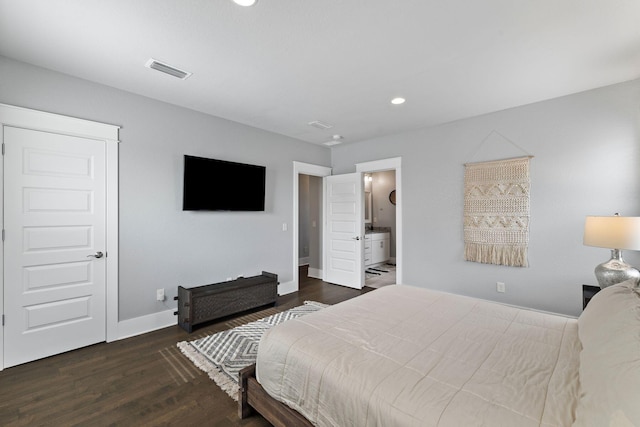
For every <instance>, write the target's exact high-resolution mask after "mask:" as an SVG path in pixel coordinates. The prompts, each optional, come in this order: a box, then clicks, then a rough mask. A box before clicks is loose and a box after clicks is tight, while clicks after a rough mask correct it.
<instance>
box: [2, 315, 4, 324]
mask: <svg viewBox="0 0 640 427" xmlns="http://www.w3.org/2000/svg"><path fill="white" fill-rule="evenodd" d="M2 326H4V314H3V315H2Z"/></svg>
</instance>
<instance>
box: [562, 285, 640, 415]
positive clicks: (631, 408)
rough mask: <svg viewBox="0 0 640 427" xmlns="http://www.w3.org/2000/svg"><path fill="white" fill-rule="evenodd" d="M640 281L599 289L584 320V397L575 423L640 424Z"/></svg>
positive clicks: (581, 327) (580, 327) (581, 320)
mask: <svg viewBox="0 0 640 427" xmlns="http://www.w3.org/2000/svg"><path fill="white" fill-rule="evenodd" d="M635 285H636V283H635V281H626V282H623V283H619V284H617V285H613V286H609V287H607V288H605V289H603V290H601V291H600V292H598V293H597V294H596V295H595V296H594V297H593V298H592V299H591V301H590V302H589V305H588V306H587V308H586V309H585V310H584V312H583V313H582V315H581V316H580V317H579V318H578V336H579V337H580V342H581V343H582V351H581V352H580V396H579V400H578V405H577V408H576V420H575V422H574V423H573V425H574V426H576V427H577V426H580V427H582V426H594V427H596V426H597V427H626V426H640V293H639V289H638V288H637V287H636V286H635Z"/></svg>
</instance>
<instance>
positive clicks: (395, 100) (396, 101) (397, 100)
mask: <svg viewBox="0 0 640 427" xmlns="http://www.w3.org/2000/svg"><path fill="white" fill-rule="evenodd" d="M405 101H406V99H404V98H401V97H397V98H393V99H392V100H391V103H392V104H393V105H400V104H404V103H405Z"/></svg>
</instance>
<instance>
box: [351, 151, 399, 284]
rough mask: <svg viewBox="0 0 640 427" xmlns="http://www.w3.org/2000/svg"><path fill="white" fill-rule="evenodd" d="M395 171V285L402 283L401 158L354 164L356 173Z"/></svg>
mask: <svg viewBox="0 0 640 427" xmlns="http://www.w3.org/2000/svg"><path fill="white" fill-rule="evenodd" d="M388 170H395V171H396V236H395V237H396V283H398V284H401V283H402V265H403V257H402V157H392V158H388V159H381V160H374V161H371V162H363V163H356V172H362V173H366V172H383V171H388Z"/></svg>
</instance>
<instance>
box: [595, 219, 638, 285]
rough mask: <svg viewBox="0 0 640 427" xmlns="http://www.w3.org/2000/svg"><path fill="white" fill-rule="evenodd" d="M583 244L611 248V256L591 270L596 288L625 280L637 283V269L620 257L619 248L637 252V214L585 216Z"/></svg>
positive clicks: (620, 250) (620, 251)
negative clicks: (595, 281)
mask: <svg viewBox="0 0 640 427" xmlns="http://www.w3.org/2000/svg"><path fill="white" fill-rule="evenodd" d="M583 243H584V244H585V245H587V246H595V247H598V248H608V249H611V259H610V260H609V261H607V262H604V263H602V264H600V265H598V266H597V267H596V269H595V273H596V279H597V280H598V284H599V285H600V288H606V287H607V286H611V285H615V284H616V283H620V282H624V281H625V280H628V279H635V281H636V283H638V282H640V271H638V270H637V269H635V268H633V267H632V266H630V265H629V264H627V263H626V262H624V260H623V259H622V249H629V250H633V251H640V217H637V216H627V217H625V216H619V215H618V214H615V215H614V216H588V217H587V219H586V221H585V223H584V240H583Z"/></svg>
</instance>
